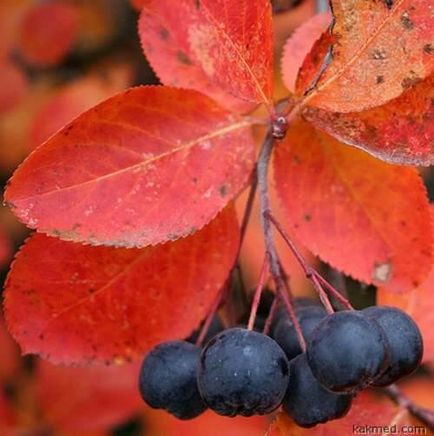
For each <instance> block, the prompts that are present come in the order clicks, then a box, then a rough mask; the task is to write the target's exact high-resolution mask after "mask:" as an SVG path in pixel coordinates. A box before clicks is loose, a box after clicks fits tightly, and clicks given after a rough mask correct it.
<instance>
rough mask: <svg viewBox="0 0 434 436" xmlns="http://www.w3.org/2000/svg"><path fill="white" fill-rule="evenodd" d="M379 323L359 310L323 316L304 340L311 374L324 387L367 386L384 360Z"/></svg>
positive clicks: (350, 388) (345, 389)
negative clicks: (307, 338) (305, 340)
mask: <svg viewBox="0 0 434 436" xmlns="http://www.w3.org/2000/svg"><path fill="white" fill-rule="evenodd" d="M387 346H388V344H387V340H386V338H385V335H384V333H383V331H382V329H381V327H380V326H379V325H378V324H377V323H376V322H375V321H374V320H372V319H370V318H368V317H367V316H365V315H364V314H362V313H361V312H357V311H354V310H352V311H348V310H346V311H342V312H337V313H334V314H332V315H329V316H327V317H326V318H324V319H323V320H322V321H321V322H320V323H319V324H318V325H317V326H316V327H315V329H314V330H313V332H312V334H311V336H310V338H309V340H308V341H307V350H306V352H307V359H308V362H309V365H310V368H311V370H312V373H313V375H314V376H315V377H316V378H317V379H318V381H319V382H320V383H321V384H322V385H323V386H324V387H326V388H327V389H329V390H331V391H335V392H357V391H358V390H360V389H363V388H364V387H366V386H368V385H369V384H370V383H371V382H372V381H373V380H374V379H375V378H376V377H377V376H378V374H380V372H381V371H383V370H384V368H385V367H386V365H387V363H388V350H387Z"/></svg>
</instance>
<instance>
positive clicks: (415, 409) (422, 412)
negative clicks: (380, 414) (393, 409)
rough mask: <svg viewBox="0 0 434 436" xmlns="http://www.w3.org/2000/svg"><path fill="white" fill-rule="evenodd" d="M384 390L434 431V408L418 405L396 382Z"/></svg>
mask: <svg viewBox="0 0 434 436" xmlns="http://www.w3.org/2000/svg"><path fill="white" fill-rule="evenodd" d="M384 392H385V393H386V395H387V396H388V397H389V398H390V399H392V400H393V401H394V402H395V403H396V404H398V405H399V406H401V407H404V408H406V409H407V410H408V411H409V412H410V413H411V414H412V415H413V416H415V417H416V418H418V419H420V420H421V421H422V422H423V423H424V424H425V425H426V426H427V427H428V428H429V429H430V430H432V431H434V410H430V409H426V408H424V407H421V406H418V405H417V404H415V403H414V402H413V400H411V399H410V398H409V397H408V396H407V395H406V394H404V392H402V390H401V389H400V388H399V387H398V386H397V385H395V384H393V385H390V386H388V387H387V388H384Z"/></svg>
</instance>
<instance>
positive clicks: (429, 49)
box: [423, 44, 434, 54]
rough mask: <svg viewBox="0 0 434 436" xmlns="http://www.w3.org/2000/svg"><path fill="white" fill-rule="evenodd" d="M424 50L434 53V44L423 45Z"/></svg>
mask: <svg viewBox="0 0 434 436" xmlns="http://www.w3.org/2000/svg"><path fill="white" fill-rule="evenodd" d="M423 51H424V52H425V53H428V54H433V53H434V46H433V45H432V44H425V45H424V46H423Z"/></svg>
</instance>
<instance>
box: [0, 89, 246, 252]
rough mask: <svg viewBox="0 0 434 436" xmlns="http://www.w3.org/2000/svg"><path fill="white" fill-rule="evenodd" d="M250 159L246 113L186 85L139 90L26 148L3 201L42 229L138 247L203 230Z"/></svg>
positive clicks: (235, 189)
mask: <svg viewBox="0 0 434 436" xmlns="http://www.w3.org/2000/svg"><path fill="white" fill-rule="evenodd" d="M253 165H254V143H253V140H252V138H251V134H250V129H249V121H248V120H242V119H239V118H237V117H235V116H233V115H232V114H229V113H227V112H226V111H224V110H223V109H221V108H220V107H218V106H216V105H215V103H214V102H213V101H212V100H210V99H208V98H207V97H205V96H203V95H201V94H199V93H197V92H195V91H189V90H181V89H173V88H165V87H160V86H157V87H140V88H133V89H130V90H128V91H126V92H124V93H121V94H119V95H117V96H115V97H113V98H110V99H109V100H107V101H105V102H104V103H101V104H100V105H98V106H96V107H95V108H93V109H91V110H90V111H88V112H86V113H84V114H83V115H81V116H80V117H79V118H77V119H76V120H75V121H73V122H72V123H71V124H70V125H69V126H67V127H65V128H64V129H63V130H61V131H60V132H58V133H57V134H56V135H55V136H53V137H52V138H51V139H50V140H49V141H48V142H46V143H45V144H44V145H43V146H41V147H39V148H38V149H37V150H35V151H34V152H33V153H32V154H31V155H30V157H28V158H27V160H26V161H25V162H24V164H22V165H21V167H19V168H18V170H17V171H16V172H15V174H14V176H13V177H12V179H11V182H10V185H9V187H8V189H7V190H6V193H5V200H6V201H7V202H8V203H9V204H10V205H11V206H12V208H13V210H14V212H15V214H16V215H17V216H18V218H19V219H20V220H22V221H23V222H24V223H25V224H27V225H28V226H29V227H31V228H36V229H38V230H39V231H41V232H44V233H47V234H49V235H52V236H58V237H60V238H62V239H64V240H71V241H80V242H87V243H92V244H96V245H98V244H105V245H115V246H126V247H133V246H136V247H143V246H146V245H150V244H157V243H160V242H165V241H168V240H174V239H178V238H179V237H183V236H187V235H188V234H191V233H193V232H194V231H196V230H197V229H198V228H201V227H203V226H204V225H205V224H206V223H208V222H209V221H210V220H211V219H212V218H213V217H214V216H215V215H216V214H217V212H218V211H220V210H221V209H222V208H223V207H224V206H225V205H226V204H227V203H228V202H229V201H230V200H231V199H232V198H233V197H234V196H236V195H237V194H238V193H239V191H240V190H241V189H242V188H243V187H244V186H245V185H246V183H247V182H248V179H249V177H250V174H251V171H252V169H253Z"/></svg>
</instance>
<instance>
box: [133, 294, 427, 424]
mask: <svg viewBox="0 0 434 436" xmlns="http://www.w3.org/2000/svg"><path fill="white" fill-rule="evenodd" d="M295 314H296V316H297V319H298V322H299V325H300V327H301V330H302V333H303V336H304V338H305V340H306V345H307V346H306V351H305V352H303V351H302V349H301V348H300V345H299V342H298V339H297V335H296V332H295V329H294V326H293V325H292V323H291V321H290V319H289V317H288V315H287V314H286V311H283V310H278V312H277V315H276V319H275V321H274V322H273V324H272V328H271V332H270V336H271V337H270V336H266V335H264V334H262V333H259V332H257V331H254V330H253V331H250V330H247V329H245V328H239V327H235V328H230V329H223V326H222V323H221V322H220V320H219V319H218V318H215V320H214V321H213V324H212V328H211V330H210V331H211V333H209V334H208V336H207V337H206V338H205V340H204V343H205V346H204V347H203V349H201V348H200V347H198V346H196V345H194V344H193V343H191V342H189V341H192V339H195V338H197V335H198V333H197V332H196V334H195V336H194V338H193V337H189V338H188V339H187V340H185V341H172V342H166V343H163V344H160V345H158V346H157V347H155V348H154V349H153V350H152V351H151V352H150V353H149V354H148V355H147V356H146V358H145V360H144V362H143V364H142V368H141V372H140V392H141V395H142V397H143V399H144V400H145V402H146V403H148V404H149V405H150V406H151V407H154V408H160V409H165V410H167V411H168V412H169V413H171V414H173V415H174V416H176V417H178V418H180V419H191V418H194V417H196V416H198V415H199V414H201V413H202V412H203V411H205V410H206V408H210V409H212V410H213V411H215V412H216V413H218V414H220V415H224V416H236V415H242V416H251V415H255V414H256V415H264V414H268V413H270V412H272V411H273V410H275V409H277V408H278V407H279V406H280V405H283V409H284V411H285V412H286V413H287V414H288V415H289V416H290V417H291V418H292V419H293V420H294V421H295V422H296V423H297V424H298V425H300V426H302V427H312V426H314V425H316V424H319V423H324V422H327V421H329V420H332V419H337V418H341V417H343V416H344V415H345V414H346V413H347V412H348V410H349V409H350V407H351V402H352V400H353V398H354V396H355V395H356V394H357V392H359V391H360V390H362V389H364V388H366V387H367V386H371V385H374V386H386V385H389V384H391V383H393V382H395V381H396V380H398V379H400V378H401V377H404V376H406V375H408V374H410V373H411V372H413V371H414V370H415V369H416V368H417V366H418V365H419V363H420V361H421V358H422V352H423V344H422V338H421V334H420V332H419V329H418V327H417V325H416V324H415V323H414V322H413V320H412V319H411V318H410V317H409V316H408V315H406V314H405V313H404V312H402V311H401V310H399V309H396V308H392V307H385V306H375V307H370V308H367V309H364V310H361V311H357V310H344V311H341V312H336V313H333V314H331V315H328V314H327V313H326V311H325V310H324V309H323V307H322V306H320V305H319V304H318V302H316V301H313V300H309V299H298V300H296V301H295Z"/></svg>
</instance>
